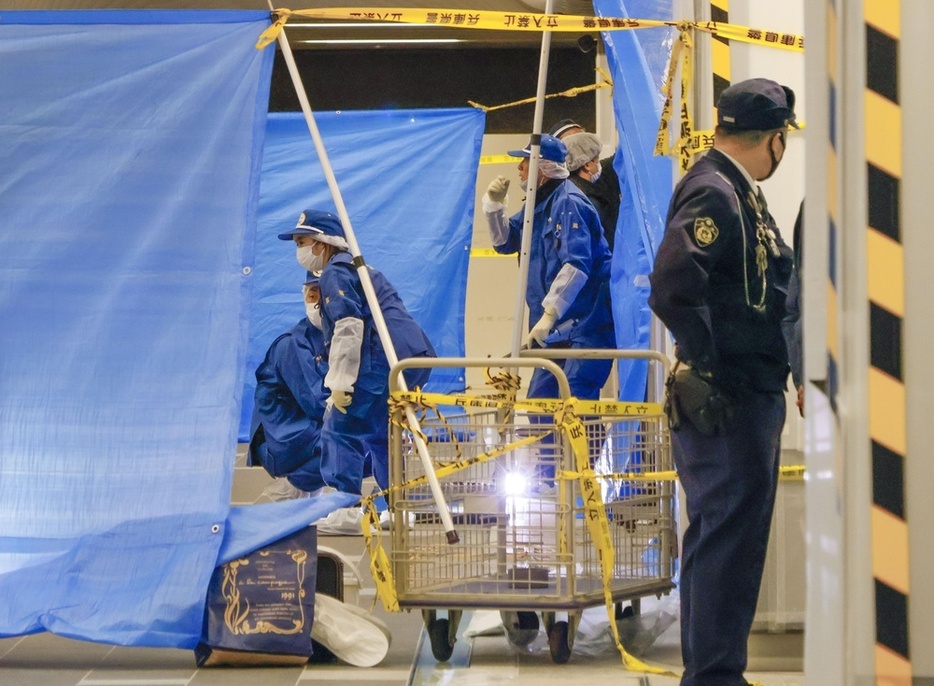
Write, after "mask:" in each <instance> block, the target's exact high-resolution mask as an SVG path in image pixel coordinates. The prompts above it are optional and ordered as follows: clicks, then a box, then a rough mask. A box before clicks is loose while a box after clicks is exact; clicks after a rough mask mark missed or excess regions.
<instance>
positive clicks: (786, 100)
mask: <svg viewBox="0 0 934 686" xmlns="http://www.w3.org/2000/svg"><path fill="white" fill-rule="evenodd" d="M717 123H718V124H719V125H721V126H724V127H728V128H731V129H738V130H742V131H768V130H770V129H781V128H784V127H786V126H792V127H794V128H796V129H797V128H798V123H797V122H796V121H795V93H794V91H793V90H791V89H790V88H789V87H788V86H782V85H780V84H778V83H775V81H771V80H770V79H747V80H746V81H740V82H739V83H734V84H733V85H732V86H730V87H729V88H727V89H725V90H724V91H723V93H721V94H720V99H719V100H718V101H717Z"/></svg>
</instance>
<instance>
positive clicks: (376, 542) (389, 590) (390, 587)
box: [361, 495, 399, 612]
mask: <svg viewBox="0 0 934 686" xmlns="http://www.w3.org/2000/svg"><path fill="white" fill-rule="evenodd" d="M376 497H377V496H376V495H369V496H367V497H366V498H363V501H362V506H363V509H364V515H363V524H362V525H361V528H362V529H363V540H364V543H365V544H366V549H367V552H368V553H369V554H370V575H371V576H372V577H373V581H374V583H375V584H376V594H377V595H378V596H379V599H380V600H382V601H383V608H385V610H386V612H399V596H398V595H397V594H396V582H395V579H393V576H392V565H391V564H389V556H388V555H387V554H386V550H385V549H384V548H383V545H382V542H381V541H380V535H381V533H382V529H381V528H380V525H379V512H377V511H376V505H375V504H374V502H373V501H374V500H375V499H376ZM374 531H375V532H376V535H375V536H374V535H373V532H374Z"/></svg>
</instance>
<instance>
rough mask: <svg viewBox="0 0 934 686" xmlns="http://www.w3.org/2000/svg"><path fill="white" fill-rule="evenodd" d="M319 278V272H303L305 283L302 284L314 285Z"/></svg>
mask: <svg viewBox="0 0 934 686" xmlns="http://www.w3.org/2000/svg"><path fill="white" fill-rule="evenodd" d="M320 280H321V272H320V271H316V272H305V283H304V284H303V285H304V286H316V285H317V284H318V282H319V281H320Z"/></svg>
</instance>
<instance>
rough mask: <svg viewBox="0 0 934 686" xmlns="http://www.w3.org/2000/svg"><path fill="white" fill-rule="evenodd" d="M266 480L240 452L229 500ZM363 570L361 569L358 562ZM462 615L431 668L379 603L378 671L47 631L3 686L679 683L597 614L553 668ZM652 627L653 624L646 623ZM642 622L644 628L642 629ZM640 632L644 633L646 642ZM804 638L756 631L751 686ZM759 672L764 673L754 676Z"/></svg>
mask: <svg viewBox="0 0 934 686" xmlns="http://www.w3.org/2000/svg"><path fill="white" fill-rule="evenodd" d="M268 483H269V479H268V477H266V476H265V473H264V472H262V470H258V469H250V468H247V467H245V466H243V458H242V455H240V456H239V458H238V461H237V467H236V472H235V479H234V492H233V493H232V497H231V501H232V502H233V503H235V504H243V503H251V502H256V501H257V500H258V499H260V498H261V495H260V494H261V493H262V489H263V487H264V486H265V485H267V484H268ZM319 545H322V546H327V547H330V548H333V549H334V550H338V551H340V552H341V553H342V554H343V555H345V556H346V557H347V558H348V559H350V560H351V561H352V562H355V563H357V564H358V567H359V568H360V569H361V570H364V573H365V570H366V569H367V565H366V562H365V560H363V559H362V558H363V555H364V546H363V539H362V538H361V537H354V536H349V537H348V536H322V537H321V538H320V540H319ZM361 561H362V562H363V564H359V563H360V562H361ZM373 597H374V595H373V586H372V581H371V580H370V579H369V578H368V577H363V578H362V579H361V580H360V583H359V585H358V584H357V582H356V579H355V578H354V575H353V574H350V575H347V574H345V599H346V600H347V601H355V602H356V603H357V604H358V605H360V606H361V607H364V608H367V609H369V608H370V607H371V606H372V605H373V603H372V599H373ZM662 611H666V612H668V613H676V612H677V599H676V598H662V599H661V600H658V601H656V600H655V599H654V598H650V599H646V600H644V601H643V605H642V612H643V614H642V617H643V622H645V621H646V620H652V619H653V618H658V617H660V616H661V612H662ZM482 612H483V611H477V612H474V613H465V615H464V617H463V619H462V621H461V623H460V629H459V634H458V635H459V637H458V641H457V643H456V645H455V650H454V654H453V655H452V657H451V660H450V661H449V662H447V663H440V664H439V663H437V662H436V661H435V660H434V658H433V657H432V655H431V649H430V646H429V643H428V640H427V637H426V635H425V632H424V631H423V624H422V618H421V615H420V613H419V612H417V611H416V612H402V613H394V614H387V613H385V612H384V611H383V610H382V608H381V607H379V606H377V607H376V608H375V609H374V614H376V616H378V617H379V618H380V619H382V620H383V621H385V622H386V624H387V625H388V626H389V628H390V629H391V631H392V637H393V638H392V646H391V648H390V652H389V654H388V656H387V657H386V659H385V660H384V661H383V662H382V663H381V664H380V665H379V666H377V667H373V668H369V669H363V668H355V667H350V666H347V665H344V664H341V663H339V662H334V663H329V664H324V665H305V666H299V667H276V668H263V669H256V668H200V669H199V668H197V667H196V665H195V659H194V655H193V653H192V652H190V651H186V650H170V649H158V648H126V647H119V646H110V645H101V644H96V643H87V642H81V641H72V640H69V639H65V638H61V637H58V636H54V635H51V634H38V635H34V636H26V637H18V638H8V639H2V640H0V686H300V685H301V684H306V683H308V684H310V683H315V684H317V685H320V686H337V685H338V684H351V685H352V686H358V685H364V684H373V685H376V686H392V685H400V686H402V685H411V686H441V685H447V684H458V685H462V686H472V685H474V684H476V686H481V685H482V686H486V685H489V684H504V683H509V684H510V685H511V686H533V685H534V686H542V685H543V684H551V683H556V682H558V681H559V680H560V679H573V682H574V683H587V682H589V683H606V684H610V683H612V684H617V685H619V686H675V685H676V684H677V683H678V682H677V679H676V678H673V677H666V676H649V675H643V674H640V673H636V672H629V671H626V670H625V669H624V668H623V666H622V663H621V659H620V656H619V654H618V653H617V652H616V650H615V648H614V646H613V644H612V642H611V641H610V640H609V638H608V627H609V625H608V622H607V619H606V615H605V613H604V611H603V610H602V609H600V608H592V609H590V610H587V611H586V612H585V613H584V616H583V618H582V621H581V627H580V631H579V633H578V635H577V639H576V641H575V645H574V650H573V652H572V656H571V659H570V661H569V662H568V663H567V664H565V665H555V664H554V662H553V661H552V660H551V657H550V654H549V651H548V645H547V641H546V640H545V636H544V633H540V634H539V636H538V638H537V639H536V640H535V641H533V643H532V644H531V646H529V648H528V650H526V651H521V652H520V651H518V650H517V649H514V648H512V647H511V646H510V645H509V644H508V643H507V641H506V639H505V637H504V636H503V635H492V636H487V635H480V636H465V633H468V632H470V631H471V629H474V630H476V629H478V628H481V625H484V621H483V620H484V619H492V621H493V622H495V618H496V614H495V613H494V614H493V615H492V617H491V615H490V614H488V613H487V614H481V613H482ZM648 624H649V625H651V624H652V622H651V621H649V622H648ZM643 626H646V624H645V623H643ZM644 635H645V634H641V636H644ZM801 651H802V636H801V634H756V635H754V636H753V638H752V640H751V642H750V670H752V671H750V673H748V674H747V678H748V679H749V680H750V681H758V682H760V683H761V684H763V686H799V685H800V684H803V681H804V680H803V675H802V674H801V672H800V671H798V670H800V669H801V666H800V665H801ZM640 657H641V659H642V660H644V661H645V662H646V663H649V664H652V665H654V666H658V667H662V668H664V669H667V670H670V671H672V672H675V673H679V672H680V670H681V665H680V646H679V635H678V626H677V622H676V621H675V622H674V623H672V624H671V625H670V626H668V627H667V628H666V629H665V630H664V631H663V632H662V633H661V635H659V636H658V637H657V638H656V639H655V641H654V643H653V644H652V645H651V646H650V647H649V648H647V650H646V651H645V652H644V654H642V655H641V656H640ZM759 670H761V671H759Z"/></svg>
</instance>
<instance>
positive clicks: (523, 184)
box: [519, 179, 529, 191]
mask: <svg viewBox="0 0 934 686" xmlns="http://www.w3.org/2000/svg"><path fill="white" fill-rule="evenodd" d="M519 188H521V189H522V190H523V191H527V190H529V180H528V179H526V180H525V181H520V182H519Z"/></svg>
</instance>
